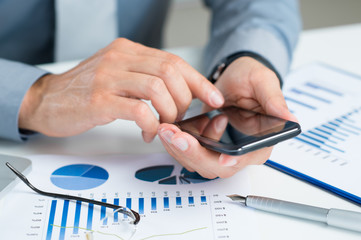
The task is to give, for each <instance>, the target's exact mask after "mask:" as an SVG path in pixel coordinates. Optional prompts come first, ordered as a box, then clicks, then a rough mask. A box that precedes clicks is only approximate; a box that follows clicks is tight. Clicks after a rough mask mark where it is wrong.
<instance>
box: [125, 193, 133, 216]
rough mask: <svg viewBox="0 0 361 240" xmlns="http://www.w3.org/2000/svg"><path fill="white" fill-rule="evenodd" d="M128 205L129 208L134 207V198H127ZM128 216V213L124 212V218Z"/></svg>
mask: <svg viewBox="0 0 361 240" xmlns="http://www.w3.org/2000/svg"><path fill="white" fill-rule="evenodd" d="M126 207H127V208H128V209H132V199H131V198H127V200H126ZM127 217H128V215H126V214H124V218H127Z"/></svg>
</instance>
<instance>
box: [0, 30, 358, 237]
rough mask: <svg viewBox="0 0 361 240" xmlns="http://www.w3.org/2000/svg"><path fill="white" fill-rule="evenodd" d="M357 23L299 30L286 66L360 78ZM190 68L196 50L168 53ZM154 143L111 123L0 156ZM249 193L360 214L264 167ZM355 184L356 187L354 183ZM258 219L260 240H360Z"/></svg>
mask: <svg viewBox="0 0 361 240" xmlns="http://www.w3.org/2000/svg"><path fill="white" fill-rule="evenodd" d="M360 43H361V24H357V25H349V26H342V27H335V28H327V29H320V30H312V31H305V32H303V33H302V35H301V38H300V42H299V45H298V47H297V49H296V52H295V57H294V62H293V64H292V68H297V67H299V66H301V65H304V64H307V63H310V62H314V61H321V62H325V63H328V64H330V65H333V66H337V67H339V68H342V69H345V70H347V71H350V72H353V73H356V74H359V75H361V59H360V57H359V56H360V55H361V48H360V47H359V44H360ZM171 51H172V52H174V53H176V54H178V55H180V56H182V57H183V58H185V59H186V60H187V61H188V62H190V63H191V64H192V65H193V66H198V65H199V61H200V59H199V58H198V57H194V56H195V55H200V52H201V50H200V49H199V48H179V49H174V50H171ZM73 65H74V62H70V63H64V64H58V65H48V66H46V68H47V69H48V70H50V71H54V72H58V71H60V70H61V69H66V68H69V67H71V66H73ZM164 151H165V150H164V148H163V146H162V145H161V143H160V141H159V139H156V140H155V141H154V142H153V143H151V144H146V143H144V142H143V141H142V139H141V132H140V130H139V129H138V127H137V126H136V125H135V124H134V123H133V122H129V121H115V122H113V123H111V124H109V125H106V126H101V127H96V128H95V129H92V130H90V131H88V132H86V133H84V134H81V135H78V136H74V137H69V138H62V139H60V138H48V137H44V136H37V137H35V138H34V139H32V140H31V141H28V142H26V143H22V144H19V143H13V142H7V141H0V153H3V154H12V155H17V156H23V155H29V154H66V155H101V154H124V153H127V154H129V153H130V154H136V153H154V152H164ZM244 171H248V172H249V175H250V176H251V184H252V192H250V193H249V194H253V195H262V196H268V197H274V198H280V199H284V200H288V201H296V202H301V203H306V204H310V205H315V206H322V207H333V208H341V209H348V210H355V211H361V209H360V208H359V207H357V206H356V205H353V204H351V203H349V202H347V201H345V200H343V199H341V198H338V197H336V196H333V195H331V194H329V193H327V192H325V191H322V190H320V189H318V188H316V187H313V186H311V185H309V184H307V183H304V182H301V181H299V180H296V179H294V178H292V177H289V176H287V175H285V174H283V173H280V172H278V171H276V170H273V169H271V168H269V167H267V166H249V167H247V168H246V169H245V170H244ZM355 184H356V183H355ZM255 214H257V215H258V217H257V218H258V219H259V231H260V235H261V238H263V239H289V238H291V239H317V238H321V239H326V238H327V239H360V235H359V234H357V233H354V232H349V231H345V230H341V229H336V228H331V227H327V226H325V225H323V224H315V223H312V222H308V221H303V220H299V219H292V218H288V217H283V216H277V215H273V214H268V213H264V212H255Z"/></svg>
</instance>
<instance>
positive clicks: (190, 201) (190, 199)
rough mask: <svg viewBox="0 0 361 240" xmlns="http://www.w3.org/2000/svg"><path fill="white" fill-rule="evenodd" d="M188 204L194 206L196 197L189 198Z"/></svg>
mask: <svg viewBox="0 0 361 240" xmlns="http://www.w3.org/2000/svg"><path fill="white" fill-rule="evenodd" d="M188 204H191V205H192V204H194V197H188Z"/></svg>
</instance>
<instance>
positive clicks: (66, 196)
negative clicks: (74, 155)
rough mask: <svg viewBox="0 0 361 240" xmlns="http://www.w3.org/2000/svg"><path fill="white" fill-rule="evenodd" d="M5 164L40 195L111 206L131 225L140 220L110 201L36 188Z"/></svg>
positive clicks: (14, 169)
mask: <svg viewBox="0 0 361 240" xmlns="http://www.w3.org/2000/svg"><path fill="white" fill-rule="evenodd" d="M5 165H6V166H7V167H8V168H10V170H11V171H12V172H13V173H14V174H15V175H16V176H18V177H19V178H20V179H21V181H23V182H24V183H25V184H26V185H27V186H28V187H29V188H31V189H32V190H33V191H34V192H36V193H39V194H40V195H44V196H48V197H53V198H61V199H65V200H74V201H82V202H87V203H91V204H94V205H99V206H102V207H107V208H111V209H114V210H117V211H118V212H120V213H123V214H125V215H127V216H129V217H131V218H132V219H133V221H132V222H130V223H131V224H133V225H137V224H138V223H139V221H140V215H139V213H138V212H136V211H134V210H132V209H129V208H125V207H122V206H117V205H114V204H110V203H106V202H100V201H97V200H93V199H88V198H83V197H78V196H72V195H67V194H60V193H52V192H46V191H42V190H40V189H38V188H36V187H35V186H34V185H32V184H31V183H30V181H29V180H28V179H27V178H26V177H25V176H24V175H23V174H22V173H21V172H19V171H18V170H17V169H16V168H15V167H13V166H12V165H11V164H10V163H9V162H6V163H5ZM124 209H129V210H130V212H129V211H127V210H124Z"/></svg>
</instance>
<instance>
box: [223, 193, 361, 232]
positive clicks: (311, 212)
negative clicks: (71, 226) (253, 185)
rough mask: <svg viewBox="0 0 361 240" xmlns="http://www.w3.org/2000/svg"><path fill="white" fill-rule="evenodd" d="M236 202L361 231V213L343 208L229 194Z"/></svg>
mask: <svg viewBox="0 0 361 240" xmlns="http://www.w3.org/2000/svg"><path fill="white" fill-rule="evenodd" d="M227 197H229V198H231V199H232V200H233V201H235V202H239V203H241V204H242V205H244V206H247V207H251V208H255V209H259V210H263V211H266V212H272V213H278V214H282V215H286V216H292V217H298V218H303V219H308V220H313V221H317V222H323V223H326V224H328V225H330V226H334V227H339V228H343V229H348V230H353V231H358V232H361V213H360V212H353V211H347V210H341V209H335V208H331V209H327V208H320V207H314V206H309V205H304V204H299V203H293V202H286V201H282V200H277V199H272V198H266V197H259V196H247V197H242V196H240V195H237V194H233V195H227Z"/></svg>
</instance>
